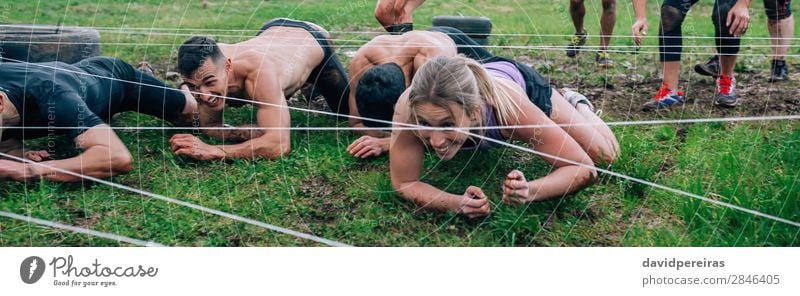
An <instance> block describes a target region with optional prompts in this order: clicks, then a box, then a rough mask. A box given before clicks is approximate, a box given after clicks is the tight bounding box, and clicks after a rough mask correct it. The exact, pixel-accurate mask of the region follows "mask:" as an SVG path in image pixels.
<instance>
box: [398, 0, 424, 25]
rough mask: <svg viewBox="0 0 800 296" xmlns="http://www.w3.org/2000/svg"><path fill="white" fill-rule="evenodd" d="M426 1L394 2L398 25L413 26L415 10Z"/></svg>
mask: <svg viewBox="0 0 800 296" xmlns="http://www.w3.org/2000/svg"><path fill="white" fill-rule="evenodd" d="M424 2H425V0H398V1H395V2H394V13H395V15H396V16H397V23H398V24H405V23H409V24H413V23H414V10H416V9H417V7H419V6H420V5H422V3H424Z"/></svg>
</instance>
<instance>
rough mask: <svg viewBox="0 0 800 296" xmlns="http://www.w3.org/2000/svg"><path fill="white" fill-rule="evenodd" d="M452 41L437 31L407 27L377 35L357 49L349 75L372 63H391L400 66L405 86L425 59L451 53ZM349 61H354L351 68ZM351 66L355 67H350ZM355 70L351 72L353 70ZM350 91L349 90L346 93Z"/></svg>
mask: <svg viewBox="0 0 800 296" xmlns="http://www.w3.org/2000/svg"><path fill="white" fill-rule="evenodd" d="M456 53H457V52H456V44H455V43H454V42H453V40H452V39H451V38H450V37H447V35H445V34H443V33H439V32H428V31H411V32H407V33H405V34H403V35H381V36H378V37H375V38H374V39H372V40H371V41H370V42H369V43H367V44H365V45H364V46H362V47H361V48H359V49H358V52H356V55H355V56H353V61H352V62H351V67H350V73H351V74H350V77H351V78H352V79H353V80H355V81H357V79H356V77H357V76H354V74H355V75H359V76H360V74H359V72H364V71H366V70H367V69H369V67H371V66H373V65H381V64H387V63H395V64H397V65H399V66H400V68H402V69H403V73H404V74H405V76H406V86H408V84H410V83H411V77H413V74H414V72H415V70H416V69H418V68H419V67H421V66H422V64H424V63H425V61H427V60H428V59H430V58H432V57H436V56H440V55H444V56H455V55H456ZM353 65H357V66H356V67H355V68H354V67H353ZM354 70H355V71H354ZM354 72H355V73H354ZM353 94H354V92H353V91H352V90H351V92H350V95H351V96H352V95H353Z"/></svg>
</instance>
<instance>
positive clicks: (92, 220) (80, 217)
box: [72, 211, 102, 228]
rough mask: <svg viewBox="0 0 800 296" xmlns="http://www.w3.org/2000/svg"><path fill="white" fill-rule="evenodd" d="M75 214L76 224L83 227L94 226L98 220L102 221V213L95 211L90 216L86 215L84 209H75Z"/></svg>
mask: <svg viewBox="0 0 800 296" xmlns="http://www.w3.org/2000/svg"><path fill="white" fill-rule="evenodd" d="M72 214H73V215H75V216H76V217H75V226H78V227H83V228H92V226H94V225H95V224H97V222H98V221H100V218H101V217H102V216H100V214H98V213H94V214H92V215H90V216H89V217H86V213H85V212H84V211H74V212H72Z"/></svg>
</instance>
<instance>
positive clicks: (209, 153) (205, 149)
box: [170, 79, 291, 160]
mask: <svg viewBox="0 0 800 296" xmlns="http://www.w3.org/2000/svg"><path fill="white" fill-rule="evenodd" d="M250 89H253V88H250ZM250 96H251V97H252V98H255V101H256V106H257V108H258V110H257V112H256V118H257V121H258V127H261V128H265V129H264V130H261V131H260V132H262V134H261V135H260V136H258V137H254V138H252V139H250V140H247V141H245V142H242V143H238V144H223V145H209V144H206V143H204V142H203V141H201V140H200V139H199V138H197V137H195V136H193V135H189V134H179V135H175V136H173V137H172V139H170V145H171V147H172V151H173V152H174V153H175V154H176V155H185V156H188V157H191V158H194V159H199V160H215V159H225V158H244V159H255V158H268V159H276V158H279V157H282V156H285V155H287V154H288V153H289V150H290V147H291V142H290V136H289V135H290V132H289V130H288V128H289V127H290V125H291V121H290V118H289V109H288V108H287V105H286V99H285V97H284V95H283V91H282V89H281V88H280V85H279V84H278V82H277V81H274V80H267V79H264V80H262V82H261V83H260V84H259V86H258V89H257V90H256V92H254V93H252V94H251V95H250ZM258 102H263V103H266V104H262V103H258ZM269 128H281V129H269Z"/></svg>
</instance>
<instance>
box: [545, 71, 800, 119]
mask: <svg viewBox="0 0 800 296" xmlns="http://www.w3.org/2000/svg"><path fill="white" fill-rule="evenodd" d="M690 75H692V76H691V81H682V82H681V87H682V89H683V90H684V92H685V93H686V95H685V96H686V104H684V105H683V106H676V107H673V108H671V109H667V110H658V111H655V112H653V111H649V112H648V111H642V109H641V105H642V104H644V103H645V102H647V101H649V100H652V96H653V95H654V94H655V93H656V91H658V89H659V88H660V87H661V79H649V80H644V81H640V79H641V78H640V77H636V76H637V75H636V74H632V75H625V74H617V75H616V76H612V77H611V78H610V79H609V82H608V84H606V85H601V86H599V85H591V84H588V83H585V82H583V81H577V82H568V83H565V84H563V85H555V86H556V87H557V88H561V87H569V88H572V89H574V90H576V91H578V92H580V93H582V94H584V95H585V96H586V97H587V98H589V100H591V101H592V104H594V105H595V106H597V107H598V108H600V109H602V110H603V112H604V113H606V114H613V115H614V117H616V118H618V119H619V120H636V119H652V118H653V117H654V116H659V115H662V114H664V115H665V114H667V113H669V112H691V113H697V114H705V117H724V116H776V115H795V114H800V100H799V99H798V97H800V91H798V90H797V86H798V83H797V82H796V81H786V82H779V83H769V82H767V77H766V76H765V75H763V74H755V75H751V74H741V75H739V76H738V77H737V79H738V81H737V93H738V97H739V106H736V107H735V108H722V107H716V106H714V104H713V102H714V91H715V88H716V86H715V83H714V81H713V80H712V79H710V78H698V75H696V74H690ZM684 76H687V75H685V74H684Z"/></svg>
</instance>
